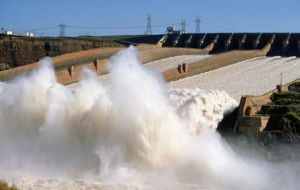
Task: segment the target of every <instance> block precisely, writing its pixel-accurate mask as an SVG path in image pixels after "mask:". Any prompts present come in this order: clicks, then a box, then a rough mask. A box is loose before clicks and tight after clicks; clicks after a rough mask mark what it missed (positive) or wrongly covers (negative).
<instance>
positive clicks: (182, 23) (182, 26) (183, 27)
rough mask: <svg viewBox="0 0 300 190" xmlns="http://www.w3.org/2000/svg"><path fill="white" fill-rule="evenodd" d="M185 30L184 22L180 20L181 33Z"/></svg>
mask: <svg viewBox="0 0 300 190" xmlns="http://www.w3.org/2000/svg"><path fill="white" fill-rule="evenodd" d="M185 29H186V21H185V19H182V20H181V33H185Z"/></svg>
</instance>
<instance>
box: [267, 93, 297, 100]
mask: <svg viewBox="0 0 300 190" xmlns="http://www.w3.org/2000/svg"><path fill="white" fill-rule="evenodd" d="M285 100H289V101H292V102H294V101H299V100H300V93H299V92H293V91H286V92H281V93H278V92H275V93H273V94H272V96H271V101H272V102H276V101H285Z"/></svg>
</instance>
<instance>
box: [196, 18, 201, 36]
mask: <svg viewBox="0 0 300 190" xmlns="http://www.w3.org/2000/svg"><path fill="white" fill-rule="evenodd" d="M195 33H200V18H199V17H196V31H195Z"/></svg>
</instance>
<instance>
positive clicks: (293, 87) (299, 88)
mask: <svg viewBox="0 0 300 190" xmlns="http://www.w3.org/2000/svg"><path fill="white" fill-rule="evenodd" d="M288 89H289V91H293V92H300V82H295V83H293V84H290V85H289V87H288Z"/></svg>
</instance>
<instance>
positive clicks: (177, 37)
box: [163, 33, 300, 56]
mask: <svg viewBox="0 0 300 190" xmlns="http://www.w3.org/2000/svg"><path fill="white" fill-rule="evenodd" d="M211 44H212V45H213V47H212V50H211V52H210V53H219V52H224V51H230V50H258V49H263V48H265V47H266V46H267V45H269V51H268V53H267V55H269V56H276V55H281V56H300V33H200V34H198V33H185V34H182V33H181V34H173V33H170V34H167V37H166V39H165V41H164V43H163V46H164V47H190V48H201V49H204V48H205V47H207V46H209V45H211Z"/></svg>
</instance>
